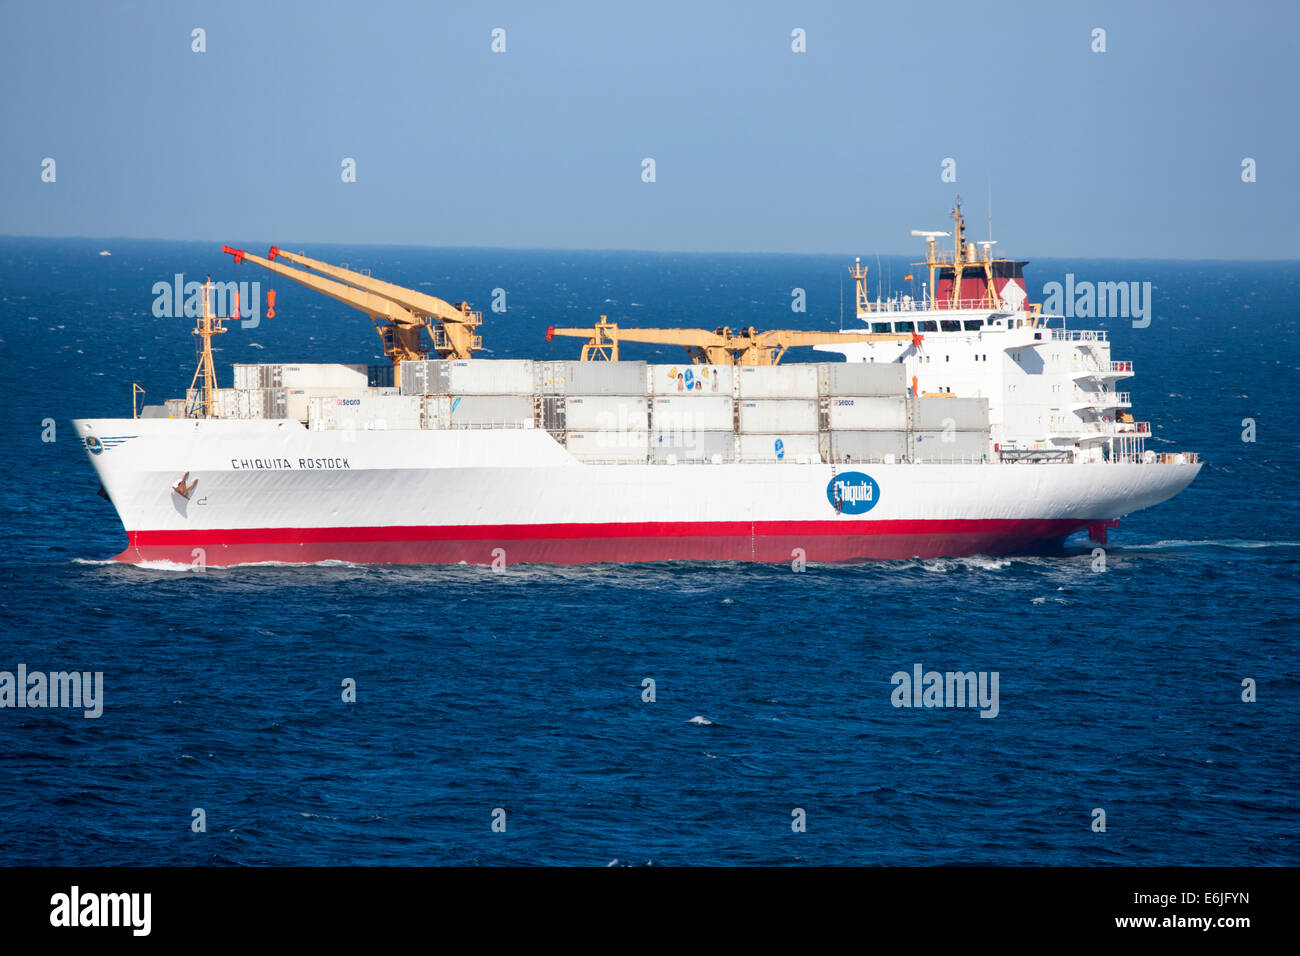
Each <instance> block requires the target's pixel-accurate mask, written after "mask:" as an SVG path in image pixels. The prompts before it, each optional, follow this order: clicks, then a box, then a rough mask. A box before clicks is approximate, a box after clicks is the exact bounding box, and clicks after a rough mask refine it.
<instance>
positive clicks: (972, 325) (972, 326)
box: [962, 319, 984, 332]
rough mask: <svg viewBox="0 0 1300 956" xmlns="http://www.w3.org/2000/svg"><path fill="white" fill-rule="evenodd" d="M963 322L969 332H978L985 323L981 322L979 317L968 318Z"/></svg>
mask: <svg viewBox="0 0 1300 956" xmlns="http://www.w3.org/2000/svg"><path fill="white" fill-rule="evenodd" d="M962 324H963V325H964V326H965V327H966V331H967V332H978V331H979V330H980V326H982V325H983V324H984V323H983V322H981V321H980V320H979V319H967V320H966V321H965V322H963V323H962Z"/></svg>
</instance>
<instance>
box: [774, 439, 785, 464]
mask: <svg viewBox="0 0 1300 956" xmlns="http://www.w3.org/2000/svg"><path fill="white" fill-rule="evenodd" d="M773 447H774V448H775V449H776V460H777V461H781V460H782V459H784V458H785V442H783V441H781V439H779V438H778V439H777V440H776V444H775V445H774V446H773Z"/></svg>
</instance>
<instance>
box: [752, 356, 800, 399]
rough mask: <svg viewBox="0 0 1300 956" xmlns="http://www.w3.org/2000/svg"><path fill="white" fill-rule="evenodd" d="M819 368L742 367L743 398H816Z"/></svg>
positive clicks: (793, 366)
mask: <svg viewBox="0 0 1300 956" xmlns="http://www.w3.org/2000/svg"><path fill="white" fill-rule="evenodd" d="M817 368H818V366H816V365H808V364H804V365H739V366H736V378H737V380H738V381H739V383H740V386H739V388H740V394H739V397H740V398H816V397H817V394H818V392H817Z"/></svg>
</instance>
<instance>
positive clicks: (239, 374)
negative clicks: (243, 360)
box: [234, 365, 262, 388]
mask: <svg viewBox="0 0 1300 956" xmlns="http://www.w3.org/2000/svg"><path fill="white" fill-rule="evenodd" d="M234 373H235V388H261V387H262V366H260V365H236V366H234Z"/></svg>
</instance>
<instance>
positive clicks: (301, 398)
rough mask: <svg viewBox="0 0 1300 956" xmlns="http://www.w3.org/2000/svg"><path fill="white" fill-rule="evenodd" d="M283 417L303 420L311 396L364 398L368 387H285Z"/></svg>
mask: <svg viewBox="0 0 1300 956" xmlns="http://www.w3.org/2000/svg"><path fill="white" fill-rule="evenodd" d="M278 391H282V392H283V393H284V414H283V417H284V418H287V419H291V420H293V421H299V422H305V421H307V420H308V416H309V415H310V412H311V400H312V399H313V398H365V397H366V396H367V394H368V393H369V391H370V390H369V388H368V387H362V388H348V389H341V388H285V389H279V390H278Z"/></svg>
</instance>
